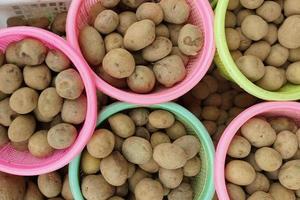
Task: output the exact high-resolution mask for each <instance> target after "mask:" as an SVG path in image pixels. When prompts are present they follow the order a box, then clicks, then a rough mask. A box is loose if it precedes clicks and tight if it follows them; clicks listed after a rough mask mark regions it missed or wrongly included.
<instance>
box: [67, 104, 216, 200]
mask: <svg viewBox="0 0 300 200" xmlns="http://www.w3.org/2000/svg"><path fill="white" fill-rule="evenodd" d="M137 107H147V108H150V109H154V110H155V109H163V110H167V111H169V112H171V113H173V114H174V115H175V117H176V119H177V120H178V121H180V122H182V123H183V124H184V125H185V126H186V128H187V131H188V134H192V135H195V136H197V137H198V138H199V140H200V142H201V150H200V153H199V155H200V158H201V172H200V173H199V175H198V176H197V177H195V178H194V179H193V181H192V184H193V188H194V192H195V197H194V200H210V199H212V198H213V195H214V183H213V169H214V145H213V143H212V141H211V138H210V136H209V134H208V132H207V131H206V129H205V127H204V126H203V125H202V123H201V122H200V121H199V120H198V119H197V118H196V117H195V116H194V115H193V114H192V113H190V112H189V111H188V110H186V109H185V108H184V107H182V106H180V105H178V104H176V103H164V104H157V105H151V106H138V105H133V104H128V103H121V102H118V103H114V104H111V105H109V106H107V107H106V108H104V109H103V110H102V112H101V113H100V115H99V118H98V122H97V126H98V127H100V126H101V125H102V123H103V122H105V121H106V120H107V119H108V118H109V117H110V116H112V115H114V114H116V113H118V112H122V111H125V110H130V109H133V108H137ZM80 159H81V155H79V156H77V157H76V158H75V159H74V160H73V161H72V162H71V163H70V165H69V179H70V186H71V191H72V194H73V196H74V198H75V200H84V197H83V196H82V194H81V189H80V185H81V184H80Z"/></svg>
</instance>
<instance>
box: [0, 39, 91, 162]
mask: <svg viewBox="0 0 300 200" xmlns="http://www.w3.org/2000/svg"><path fill="white" fill-rule="evenodd" d="M0 58H1V59H0V147H3V146H4V145H6V144H7V143H9V142H10V143H11V145H12V146H13V147H14V148H15V149H16V150H20V151H25V150H29V152H30V153H31V154H32V155H33V156H35V157H46V156H49V155H51V154H52V153H53V151H54V150H55V149H66V148H68V147H70V146H71V145H72V144H73V143H74V141H75V140H76V137H77V129H76V127H75V125H79V124H81V123H82V122H83V121H84V119H85V116H86V104H87V100H86V96H85V94H84V93H83V92H84V85H83V82H82V80H81V77H80V75H79V73H78V72H77V71H76V70H75V69H74V68H71V62H70V60H69V59H68V58H67V57H66V56H65V55H64V54H63V53H62V52H60V51H58V50H55V49H48V48H47V47H46V46H45V45H44V44H43V43H42V42H40V41H38V40H36V39H30V38H28V39H23V40H20V41H18V42H13V43H11V44H9V45H8V47H7V49H6V52H4V53H1V54H0Z"/></svg>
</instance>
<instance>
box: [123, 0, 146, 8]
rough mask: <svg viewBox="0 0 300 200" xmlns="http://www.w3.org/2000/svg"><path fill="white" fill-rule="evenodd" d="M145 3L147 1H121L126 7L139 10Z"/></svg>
mask: <svg viewBox="0 0 300 200" xmlns="http://www.w3.org/2000/svg"><path fill="white" fill-rule="evenodd" d="M145 1H146V0H121V2H122V3H123V4H125V5H126V6H128V7H129V8H137V7H139V5H141V4H142V3H144V2H145Z"/></svg>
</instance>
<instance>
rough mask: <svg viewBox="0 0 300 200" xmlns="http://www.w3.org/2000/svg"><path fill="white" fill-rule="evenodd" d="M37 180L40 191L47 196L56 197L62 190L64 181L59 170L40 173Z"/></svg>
mask: <svg viewBox="0 0 300 200" xmlns="http://www.w3.org/2000/svg"><path fill="white" fill-rule="evenodd" d="M37 182H38V187H39V189H40V191H41V192H42V194H43V195H45V196H46V197H47V198H52V197H56V196H57V195H59V194H60V192H61V189H62V181H61V178H60V175H59V174H58V172H50V173H47V174H43V175H39V176H38V179H37Z"/></svg>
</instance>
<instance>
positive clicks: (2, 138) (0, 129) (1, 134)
mask: <svg viewBox="0 0 300 200" xmlns="http://www.w3.org/2000/svg"><path fill="white" fill-rule="evenodd" d="M8 142H9V138H8V133H7V129H6V128H5V127H4V126H2V125H0V148H2V147H4V146H5V145H6V144H7V143H8Z"/></svg>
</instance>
